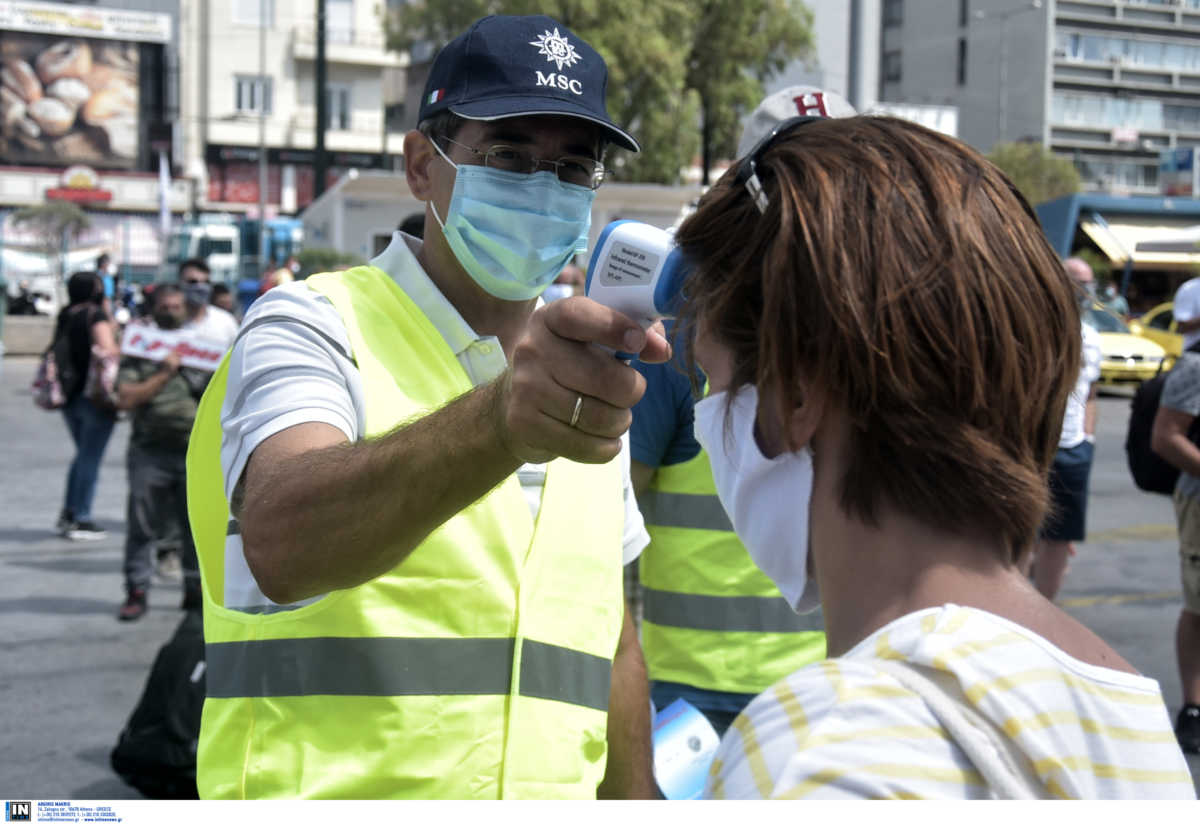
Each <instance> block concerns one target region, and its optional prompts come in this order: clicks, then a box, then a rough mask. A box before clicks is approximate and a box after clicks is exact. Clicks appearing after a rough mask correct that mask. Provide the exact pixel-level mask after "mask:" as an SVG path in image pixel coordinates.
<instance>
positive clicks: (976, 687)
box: [706, 604, 1196, 799]
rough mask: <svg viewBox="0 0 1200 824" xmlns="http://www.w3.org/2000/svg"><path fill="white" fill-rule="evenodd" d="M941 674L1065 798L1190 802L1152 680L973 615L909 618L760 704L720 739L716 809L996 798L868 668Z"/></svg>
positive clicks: (939, 734) (922, 708) (884, 676)
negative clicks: (721, 805)
mask: <svg viewBox="0 0 1200 824" xmlns="http://www.w3.org/2000/svg"><path fill="white" fill-rule="evenodd" d="M887 659H893V660H895V659H899V660H902V661H906V662H908V663H910V664H916V665H920V666H925V667H931V668H933V669H935V670H940V671H942V672H946V673H949V674H950V675H951V676H952V677H953V678H954V679H955V680H956V681H957V682H958V685H959V686H960V687H961V689H962V692H963V693H964V694H965V696H966V699H967V700H968V701H969V702H970V703H971V705H972V706H973V707H974V708H975V709H976V710H977V711H978V712H979V713H980V714H982V715H983V716H984V717H985V718H987V719H988V720H989V721H991V722H992V723H993V724H994V725H995V726H996V727H997V728H998V729H999V730H1000V731H1001V732H1002V734H1004V735H1005V736H1007V738H1008V739H1009V740H1010V741H1012V742H1013V744H1014V745H1015V747H1016V749H1017V750H1018V751H1019V752H1021V753H1022V754H1024V755H1025V756H1026V757H1027V758H1028V760H1029V762H1030V764H1031V765H1032V767H1033V771H1034V773H1035V774H1036V776H1037V778H1038V779H1039V780H1040V781H1041V782H1042V784H1043V786H1044V787H1045V788H1046V790H1047V791H1048V793H1049V794H1051V795H1054V796H1060V797H1064V798H1080V799H1083V798H1087V799H1101V798H1175V799H1193V798H1195V797H1196V795H1195V789H1194V787H1193V786H1192V779H1191V776H1190V774H1189V773H1188V766H1187V762H1186V761H1184V758H1183V753H1182V752H1180V750H1179V744H1178V743H1176V741H1175V734H1174V731H1173V730H1172V728H1171V720H1170V718H1169V716H1168V715H1167V707H1166V705H1165V704H1164V703H1163V698H1162V692H1161V690H1160V689H1159V686H1158V682H1156V681H1154V680H1153V679H1150V678H1144V677H1142V676H1140V675H1132V674H1130V673H1126V672H1118V671H1117V670H1112V669H1107V668H1105V667H1098V666H1094V665H1092V664H1087V663H1084V662H1082V661H1079V660H1078V659H1076V658H1073V657H1071V656H1070V655H1068V654H1067V653H1065V652H1064V651H1062V650H1061V649H1059V648H1058V647H1056V646H1054V645H1053V644H1051V643H1050V642H1049V641H1047V640H1046V639H1045V638H1042V637H1041V636H1040V635H1037V634H1036V633H1034V632H1032V631H1030V630H1028V629H1026V628H1025V627H1022V626H1019V625H1018V624H1014V623H1012V622H1011V621H1007V620H1005V619H1004V618H1001V617H999V616H997V615H993V614H991V613H989V612H984V611H983V610H979V609H972V608H968V607H960V606H955V605H953V604H947V605H945V606H942V607H933V608H930V609H924V610H920V611H918V612H914V613H910V614H909V615H905V616H903V617H901V618H898V619H896V620H895V621H893V622H892V623H890V624H888V625H887V626H885V627H883V628H882V629H880V630H878V631H877V632H875V633H873V634H872V635H870V636H869V637H868V638H866V639H865V640H863V641H862V642H860V643H859V644H858V645H857V646H855V647H854V648H853V649H852V650H850V651H849V652H847V653H846V654H845V655H843V656H841V657H839V658H834V659H830V660H828V661H823V662H821V663H819V664H811V665H809V666H807V667H804V668H803V669H800V670H797V671H796V672H794V673H792V674H791V675H789V676H788V677H787V678H785V679H783V680H782V681H779V682H778V683H776V684H775V686H773V687H772V688H771V689H769V690H767V691H766V692H764V693H762V694H761V695H759V696H758V697H757V698H755V699H754V700H753V701H752V702H751V703H750V704H749V706H747V707H746V709H745V710H744V711H743V712H742V714H741V715H739V716H738V717H737V719H736V720H735V721H734V722H733V725H732V726H731V727H730V728H729V731H728V732H727V733H726V734H725V737H724V738H723V739H722V741H721V746H720V748H719V749H718V750H717V757H716V760H715V761H714V762H713V767H712V770H711V773H710V776H709V784H708V788H707V793H706V794H707V795H708V796H710V797H713V798H742V799H746V798H749V799H758V798H819V799H835V798H914V797H915V798H941V799H977V798H989V797H991V795H990V792H989V790H988V787H987V785H986V782H985V781H984V780H983V777H982V774H981V773H980V772H979V771H978V770H977V769H976V768H975V766H974V765H973V764H972V763H971V761H970V760H969V759H968V758H967V756H966V754H965V753H964V751H963V750H962V749H960V747H959V746H958V744H957V743H955V741H954V740H952V739H951V738H950V736H949V735H948V734H947V732H946V731H945V729H944V728H943V727H942V725H941V724H940V723H939V722H938V721H937V719H936V717H935V716H934V715H933V713H932V711H931V710H930V709H929V707H928V705H926V703H925V701H924V699H922V698H920V697H919V696H918V695H917V694H916V693H915V692H912V691H911V690H909V689H908V688H906V687H904V686H902V685H901V684H900V682H899V681H897V680H896V679H895V678H894V677H893V676H892V675H891V674H890V673H887V672H885V671H884V670H883V669H882V668H881V667H879V666H878V665H877V663H876V662H878V661H880V660H887Z"/></svg>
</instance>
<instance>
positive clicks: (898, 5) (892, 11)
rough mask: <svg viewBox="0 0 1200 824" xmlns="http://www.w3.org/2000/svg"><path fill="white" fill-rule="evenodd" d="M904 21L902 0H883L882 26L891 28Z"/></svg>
mask: <svg viewBox="0 0 1200 824" xmlns="http://www.w3.org/2000/svg"><path fill="white" fill-rule="evenodd" d="M903 23H904V0H883V27H884V28H891V27H893V26H900V25H903Z"/></svg>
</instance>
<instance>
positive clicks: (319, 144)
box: [313, 0, 329, 200]
mask: <svg viewBox="0 0 1200 824" xmlns="http://www.w3.org/2000/svg"><path fill="white" fill-rule="evenodd" d="M315 93H316V96H317V98H316V102H317V123H316V144H315V145H314V147H313V200H316V199H317V198H319V197H320V196H321V195H322V194H324V192H325V121H327V120H328V119H329V112H328V111H327V109H328V105H327V102H326V100H325V0H317V87H316V90H315Z"/></svg>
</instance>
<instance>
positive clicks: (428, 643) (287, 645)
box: [205, 638, 612, 710]
mask: <svg viewBox="0 0 1200 824" xmlns="http://www.w3.org/2000/svg"><path fill="white" fill-rule="evenodd" d="M514 650H515V641H514V640H513V639H512V638H283V639H273V640H264V641H233V642H226V643H216V644H206V645H205V654H206V657H207V662H208V672H207V678H208V681H207V685H206V686H207V694H208V697H209V698H283V697H296V696H305V695H370V696H387V695H507V694H508V692H509V689H510V687H511V686H512V659H513V652H514ZM611 680H612V662H610V661H608V660H607V659H605V658H600V657H598V656H595V655H589V654H587V653H583V652H577V651H575V650H570V649H566V648H565V647H557V646H553V645H551V644H543V643H539V642H537V641H530V640H526V641H525V642H524V643H523V644H522V648H521V684H520V693H521V695H524V696H528V697H531V698H546V699H549V700H551V701H562V702H564V703H567V704H578V705H580V706H584V707H590V708H592V709H597V710H606V709H607V708H608V691H609V684H610V682H611Z"/></svg>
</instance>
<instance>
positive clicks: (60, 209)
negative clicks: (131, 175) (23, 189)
mask: <svg viewBox="0 0 1200 824" xmlns="http://www.w3.org/2000/svg"><path fill="white" fill-rule="evenodd" d="M12 221H13V226H14V227H15V228H18V229H19V228H21V227H27V228H28V229H29V231H31V232H33V234H35V235H36V236H37V238H38V246H39V248H40V250H41V252H42V253H43V254H44V255H46V257H48V258H51V259H55V260H58V270H59V274H60V275H61V276H62V277H63V278H66V276H67V257H66V252H67V248H68V247H69V246H70V244H71V241H73V240H75V239H76V238H78V237H79V235H80V233H81V232H83V231H84V230H85V229H87V228H88V227H90V226H91V225H92V222H91V220H89V219H88V216H87V213H86V212H84V211H83V209H80V208H79V207H78V206H76V205H75V204H74V203H71V202H69V201H66V200H49V201H47V202H45V203H40V204H38V205H37V206H26V207H25V208H24V209H21V210H19V211H18V212H17V213H16V214H14V215H13V217H12Z"/></svg>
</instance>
